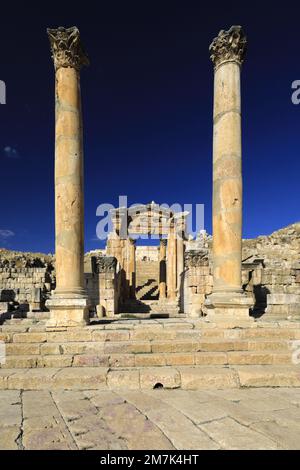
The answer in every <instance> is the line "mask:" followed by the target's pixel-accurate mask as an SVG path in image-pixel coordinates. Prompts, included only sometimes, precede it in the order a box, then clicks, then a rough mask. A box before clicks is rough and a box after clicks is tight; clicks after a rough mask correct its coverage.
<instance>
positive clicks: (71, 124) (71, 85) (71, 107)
mask: <svg viewBox="0 0 300 470" xmlns="http://www.w3.org/2000/svg"><path fill="white" fill-rule="evenodd" d="M55 241H56V243H55V255H56V294H62V295H70V296H71V297H73V296H74V295H77V294H79V295H82V294H84V277H83V257H84V247H83V151H82V124H81V104H80V84H79V73H78V72H77V70H75V69H74V68H70V67H68V68H64V67H62V68H59V69H58V70H57V71H56V126H55Z"/></svg>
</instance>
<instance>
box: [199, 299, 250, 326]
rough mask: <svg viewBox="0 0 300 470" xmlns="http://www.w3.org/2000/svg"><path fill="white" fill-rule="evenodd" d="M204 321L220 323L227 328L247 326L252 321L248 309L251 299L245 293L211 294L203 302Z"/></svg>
mask: <svg viewBox="0 0 300 470" xmlns="http://www.w3.org/2000/svg"><path fill="white" fill-rule="evenodd" d="M204 306H205V310H206V313H207V316H206V320H207V321H209V322H213V323H222V324H224V325H223V326H225V325H228V327H229V328H234V327H235V326H248V325H249V324H251V323H252V322H253V321H254V318H253V317H250V312H249V310H250V308H251V307H252V306H253V298H252V297H249V296H248V295H247V294H246V293H245V292H243V291H240V292H213V293H212V294H210V296H209V297H208V298H207V299H206V300H205V303H204Z"/></svg>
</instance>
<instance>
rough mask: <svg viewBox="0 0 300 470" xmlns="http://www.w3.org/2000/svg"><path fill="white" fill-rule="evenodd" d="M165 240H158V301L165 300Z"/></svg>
mask: <svg viewBox="0 0 300 470" xmlns="http://www.w3.org/2000/svg"><path fill="white" fill-rule="evenodd" d="M166 248H167V240H166V239H164V238H161V239H160V245H159V300H162V299H165V298H166V286H167V284H166V281H167V279H166V277H167V266H166V254H167V253H166V252H167V250H166Z"/></svg>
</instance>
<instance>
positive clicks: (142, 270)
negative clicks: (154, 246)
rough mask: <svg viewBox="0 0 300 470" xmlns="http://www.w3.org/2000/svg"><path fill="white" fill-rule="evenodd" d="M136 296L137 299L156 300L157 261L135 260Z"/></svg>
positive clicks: (157, 281)
mask: <svg viewBox="0 0 300 470" xmlns="http://www.w3.org/2000/svg"><path fill="white" fill-rule="evenodd" d="M136 276H137V277H136V297H137V299H139V300H157V299H158V283H159V263H158V262H157V261H140V260H138V261H137V262H136Z"/></svg>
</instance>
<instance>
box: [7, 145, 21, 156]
mask: <svg viewBox="0 0 300 470" xmlns="http://www.w3.org/2000/svg"><path fill="white" fill-rule="evenodd" d="M3 152H4V156H5V157H6V158H19V156H20V155H19V153H18V151H17V150H16V149H15V148H14V147H11V146H10V145H7V146H6V147H4V149H3Z"/></svg>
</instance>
